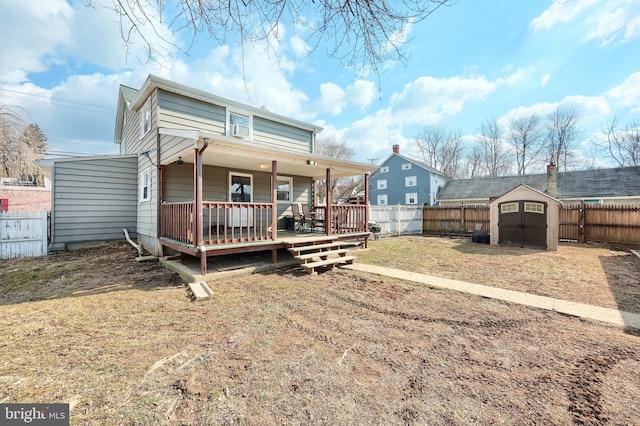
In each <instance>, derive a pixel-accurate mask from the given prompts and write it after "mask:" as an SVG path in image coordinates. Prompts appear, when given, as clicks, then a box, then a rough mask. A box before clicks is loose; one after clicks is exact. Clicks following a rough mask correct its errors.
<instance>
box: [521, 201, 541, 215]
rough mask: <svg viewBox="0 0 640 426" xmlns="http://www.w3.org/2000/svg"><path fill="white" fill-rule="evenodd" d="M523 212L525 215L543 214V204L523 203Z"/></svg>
mask: <svg viewBox="0 0 640 426" xmlns="http://www.w3.org/2000/svg"><path fill="white" fill-rule="evenodd" d="M524 211H525V212H526V213H539V214H544V204H542V203H531V202H525V203H524Z"/></svg>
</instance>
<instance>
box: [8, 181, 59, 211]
mask: <svg viewBox="0 0 640 426" xmlns="http://www.w3.org/2000/svg"><path fill="white" fill-rule="evenodd" d="M0 199H8V200H9V211H10V212H16V211H38V210H42V209H44V208H46V209H47V211H51V190H50V189H45V188H19V189H18V188H11V187H9V188H7V187H4V188H3V187H0Z"/></svg>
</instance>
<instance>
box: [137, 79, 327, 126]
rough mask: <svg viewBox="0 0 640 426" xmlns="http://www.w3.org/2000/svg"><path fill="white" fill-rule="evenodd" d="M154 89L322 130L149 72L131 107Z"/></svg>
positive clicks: (279, 121)
mask: <svg viewBox="0 0 640 426" xmlns="http://www.w3.org/2000/svg"><path fill="white" fill-rule="evenodd" d="M155 89H160V90H164V91H166V92H171V93H175V94H178V95H181V96H186V97H188V98H191V99H196V100H199V101H203V102H206V103H210V104H214V105H219V106H222V107H225V108H226V107H231V108H238V109H241V110H244V111H247V112H249V113H251V114H253V115H254V116H256V117H261V118H265V119H267V120H270V121H275V122H278V123H284V124H288V125H290V126H293V127H298V128H301V129H305V130H308V131H311V132H315V133H319V132H321V131H322V127H320V126H316V125H314V124H309V123H305V122H303V121H299V120H296V119H293V118H289V117H285V116H284V115H280V114H275V113H273V112H270V111H268V110H267V109H265V108H256V107H253V106H251V105H246V104H243V103H240V102H237V101H234V100H231V99H227V98H223V97H222V96H217V95H214V94H213V93H209V92H206V91H204V90H200V89H196V88H194V87H190V86H186V85H184V84H180V83H176V82H175V81H171V80H167V79H165V78H162V77H158V76H156V75H153V74H149V76H148V77H147V79H146V81H145V82H144V84H143V85H142V87H141V88H140V90H139V91H137V93H136V95H135V97H134V98H133V99H132V101H131V102H130V104H131V105H130V107H131V109H134V110H137V109H139V108H140V107H141V106H142V103H143V102H144V101H145V100H146V99H147V97H148V96H149V94H151V92H153V90H155Z"/></svg>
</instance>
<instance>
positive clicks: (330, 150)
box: [315, 136, 363, 202]
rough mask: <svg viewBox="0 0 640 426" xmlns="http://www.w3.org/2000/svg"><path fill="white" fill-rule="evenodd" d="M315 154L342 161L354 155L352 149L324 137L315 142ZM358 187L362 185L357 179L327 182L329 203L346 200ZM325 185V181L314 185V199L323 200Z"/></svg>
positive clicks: (332, 138) (338, 141) (338, 140)
mask: <svg viewBox="0 0 640 426" xmlns="http://www.w3.org/2000/svg"><path fill="white" fill-rule="evenodd" d="M315 153H316V154H320V155H325V156H327V157H333V158H340V159H343V160H351V159H352V158H353V156H354V154H355V151H354V150H353V149H352V148H349V147H348V146H347V144H346V143H345V142H344V141H343V140H341V139H338V138H336V137H335V136H325V137H321V138H318V139H317V140H316V147H315ZM359 185H360V186H362V185H363V183H361V182H360V180H358V179H353V178H339V179H331V182H329V193H330V194H331V201H332V202H338V200H339V199H343V198H348V197H349V196H351V195H352V194H353V192H354V191H355V192H357V191H358V190H359ZM326 191H327V183H326V181H324V180H322V181H318V182H317V183H316V197H317V199H318V200H324V199H325V197H326V193H327V192H326Z"/></svg>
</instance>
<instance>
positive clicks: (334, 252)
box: [293, 248, 352, 260]
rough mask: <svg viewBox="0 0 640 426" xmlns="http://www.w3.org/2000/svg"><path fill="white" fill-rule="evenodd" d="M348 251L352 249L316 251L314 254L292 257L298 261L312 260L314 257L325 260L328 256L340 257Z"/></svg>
mask: <svg viewBox="0 0 640 426" xmlns="http://www.w3.org/2000/svg"><path fill="white" fill-rule="evenodd" d="M350 250H352V249H350V248H344V249H338V250H324V251H318V252H314V253H306V254H300V255H297V256H293V257H294V258H295V259H298V260H308V259H313V258H315V257H320V258H326V257H328V256H335V255H342V254H344V253H346V252H348V251H350Z"/></svg>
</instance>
